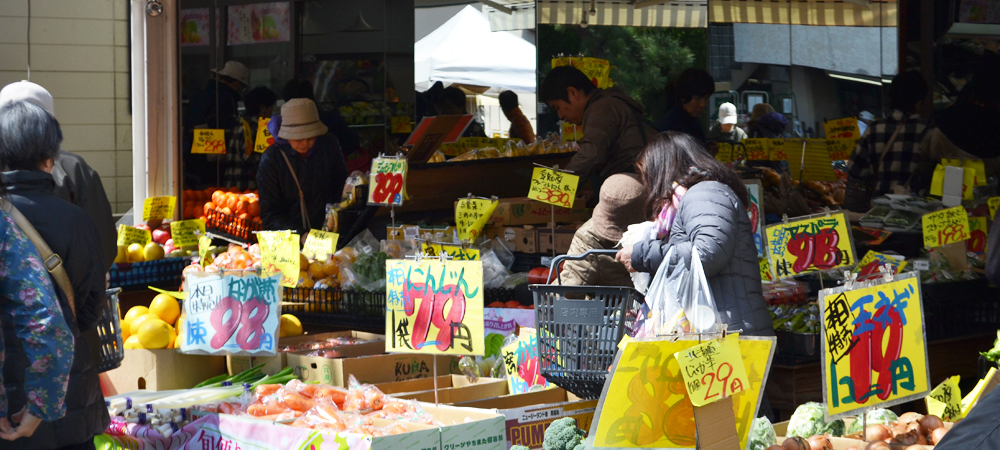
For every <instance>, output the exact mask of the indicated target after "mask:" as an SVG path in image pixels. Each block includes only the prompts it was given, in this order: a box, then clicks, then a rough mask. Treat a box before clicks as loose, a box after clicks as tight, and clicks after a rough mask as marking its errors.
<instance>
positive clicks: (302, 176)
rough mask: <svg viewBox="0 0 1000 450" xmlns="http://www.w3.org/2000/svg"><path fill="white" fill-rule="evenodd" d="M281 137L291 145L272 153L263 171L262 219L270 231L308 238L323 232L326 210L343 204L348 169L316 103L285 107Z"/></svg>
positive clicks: (266, 154) (259, 181) (263, 162)
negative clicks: (318, 230) (332, 204)
mask: <svg viewBox="0 0 1000 450" xmlns="http://www.w3.org/2000/svg"><path fill="white" fill-rule="evenodd" d="M278 137H279V138H281V139H283V140H285V141H287V142H283V143H275V144H274V145H272V146H270V147H268V149H267V150H266V151H264V155H263V156H261V159H260V167H259V168H258V171H257V187H258V190H259V194H260V217H261V220H262V222H263V224H264V229H265V230H293V231H295V232H296V233H299V234H301V235H302V236H303V238H304V237H305V234H306V233H307V232H308V231H309V230H310V229H319V228H320V227H322V226H323V218H324V215H325V214H326V205H327V204H328V203H339V202H340V198H341V193H342V192H343V190H344V182H345V181H347V165H346V163H345V162H344V154H343V152H342V151H341V149H340V143H339V142H338V141H337V138H336V137H334V136H333V135H332V134H330V133H328V129H327V127H326V125H323V123H322V122H320V120H319V111H317V109H316V103H314V102H313V101H312V100H308V99H304V98H296V99H292V100H289V101H288V102H286V103H285V104H284V105H282V106H281V128H280V129H279V131H278Z"/></svg>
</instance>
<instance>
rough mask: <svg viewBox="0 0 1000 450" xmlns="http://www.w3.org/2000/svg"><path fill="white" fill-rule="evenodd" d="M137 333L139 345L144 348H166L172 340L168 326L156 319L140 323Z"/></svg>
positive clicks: (171, 331)
mask: <svg viewBox="0 0 1000 450" xmlns="http://www.w3.org/2000/svg"><path fill="white" fill-rule="evenodd" d="M138 331H139V332H138V335H139V343H140V344H142V346H143V347H144V348H149V349H155V348H167V346H168V345H170V343H171V342H172V341H173V339H174V338H173V337H172V336H171V335H172V333H173V330H171V329H170V325H167V323H166V322H164V321H162V320H160V319H157V318H151V319H147V320H144V321H142V323H141V324H140V326H139V330H138Z"/></svg>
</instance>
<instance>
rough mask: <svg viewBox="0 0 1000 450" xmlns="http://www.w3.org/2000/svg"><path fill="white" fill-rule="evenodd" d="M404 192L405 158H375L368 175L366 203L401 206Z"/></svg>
mask: <svg viewBox="0 0 1000 450" xmlns="http://www.w3.org/2000/svg"><path fill="white" fill-rule="evenodd" d="M404 192H406V160H405V159H402V158H400V159H389V158H375V160H374V161H372V170H371V174H370V175H369V184H368V204H369V205H385V206H401V205H402V204H403V197H404V196H405V194H404Z"/></svg>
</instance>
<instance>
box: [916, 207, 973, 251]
mask: <svg viewBox="0 0 1000 450" xmlns="http://www.w3.org/2000/svg"><path fill="white" fill-rule="evenodd" d="M920 223H921V225H922V228H923V230H924V248H928V249H930V248H934V247H940V246H942V245H948V244H951V243H953V242H960V241H964V240H966V239H969V215H968V214H967V213H966V212H965V208H964V207H962V206H956V207H954V208H947V209H942V210H940V211H934V212H932V213H927V214H924V215H923V217H921V218H920Z"/></svg>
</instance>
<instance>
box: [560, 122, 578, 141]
mask: <svg viewBox="0 0 1000 450" xmlns="http://www.w3.org/2000/svg"><path fill="white" fill-rule="evenodd" d="M580 139H583V127H581V126H579V125H574V124H572V123H569V122H563V123H562V141H563V142H569V141H579V140H580Z"/></svg>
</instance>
